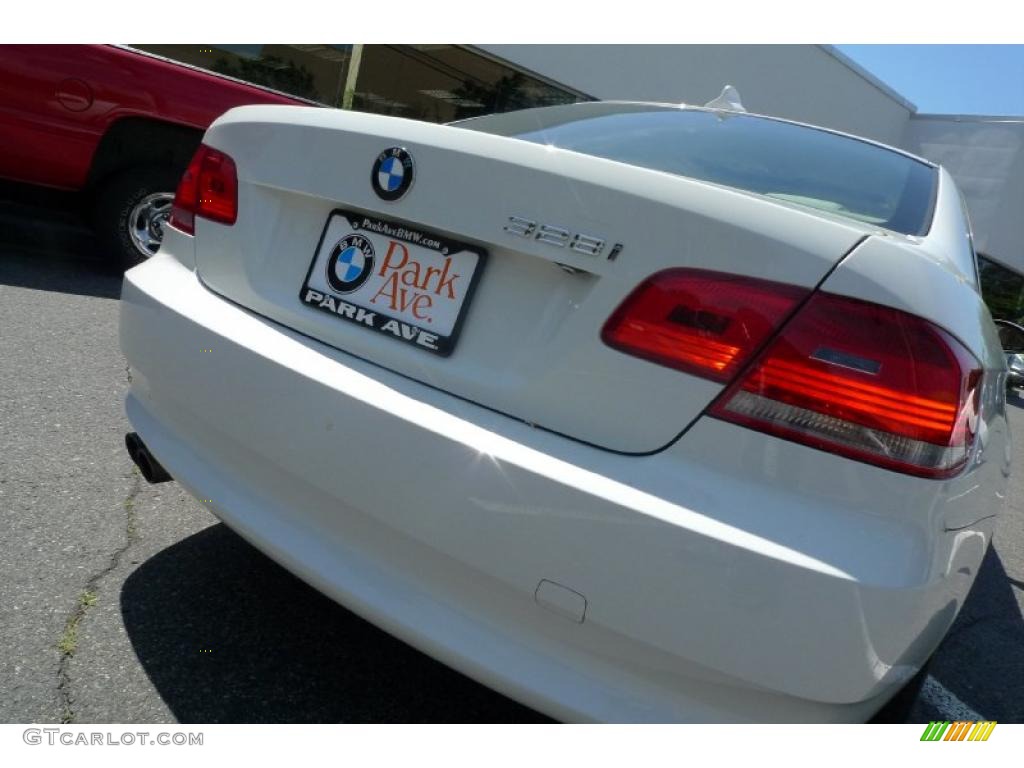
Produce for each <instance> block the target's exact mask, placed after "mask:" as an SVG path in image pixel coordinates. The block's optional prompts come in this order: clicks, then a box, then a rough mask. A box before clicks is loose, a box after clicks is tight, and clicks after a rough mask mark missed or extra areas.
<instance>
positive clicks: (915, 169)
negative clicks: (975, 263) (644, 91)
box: [455, 103, 937, 235]
mask: <svg viewBox="0 0 1024 768" xmlns="http://www.w3.org/2000/svg"><path fill="white" fill-rule="evenodd" d="M455 125H457V126H458V127H460V128H469V129H472V130H478V131H484V132H486V133H494V134H498V135H501V136H511V137H514V138H518V139H522V140H524V141H531V142H535V143H537V144H545V145H551V146H555V147H559V148H561V149H568V150H572V151H574V152H581V153H583V154H588V155H594V156H597V157H603V158H607V159H609V160H617V161H619V162H623V163H629V164H631V165H637V166H641V167H644V168H652V169H654V170H658V171H665V172H667V173H673V174H677V175H680V176H687V177H690V178H693V179H700V180H701V181H709V182H712V183H715V184H721V185H723V186H727V187H733V188H736V189H742V190H745V191H748V192H755V193H757V194H760V195H764V196H765V197H769V198H774V199H776V200H781V201H785V202H789V203H796V204H798V205H802V206H806V207H809V208H814V209H816V210H821V211H827V212H829V213H833V214H837V215H840V216H845V217H847V218H850V219H855V220H857V221H863V222H868V223H870V224H875V225H878V226H880V227H885V228H887V229H891V230H894V231H896V232H902V233H904V234H908V235H923V234H926V233H927V231H928V228H929V226H930V223H931V215H932V207H933V201H934V197H935V187H936V180H937V174H936V171H935V168H933V167H932V166H930V165H928V164H926V163H923V162H921V161H919V160H915V159H914V158H912V157H909V156H907V155H903V154H901V153H899V152H895V151H892V150H889V149H886V148H884V147H880V146H878V145H875V144H871V143H870V142H867V141H861V140H858V139H854V138H850V137H847V136H840V135H838V134H834V133H830V132H828V131H825V130H819V129H816V128H809V127H805V126H800V125H793V124H792V123H786V122H782V121H779V120H773V119H770V118H764V117H755V116H753V115H745V114H735V113H729V112H713V111H707V110H699V109H681V108H678V107H671V106H652V105H647V104H642V105H641V104H602V103H591V104H576V105H572V106H559V107H548V108H542V109H529V110H523V111H520V112H511V113H507V114H504V115H491V116H488V117H483V118H478V119H475V120H467V121H464V122H461V123H456V124H455Z"/></svg>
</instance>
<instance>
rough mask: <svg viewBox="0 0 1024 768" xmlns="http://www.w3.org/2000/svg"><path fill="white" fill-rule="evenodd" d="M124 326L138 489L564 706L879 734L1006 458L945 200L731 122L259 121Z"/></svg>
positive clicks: (238, 137)
mask: <svg viewBox="0 0 1024 768" xmlns="http://www.w3.org/2000/svg"><path fill="white" fill-rule="evenodd" d="M121 308H122V309H121V344H122V348H123V350H124V353H125V355H126V357H127V359H128V361H129V363H130V365H131V370H132V380H131V389H130V392H129V393H128V396H127V402H126V408H127V413H128V417H129V419H130V421H131V423H132V425H133V428H134V430H136V431H135V432H133V433H131V434H129V435H128V437H127V443H128V447H129V450H130V452H131V454H132V457H133V458H134V459H135V461H136V463H137V464H138V465H139V467H140V469H141V470H142V472H143V474H145V475H146V477H147V478H148V479H151V480H163V479H168V478H169V477H173V478H174V479H176V480H177V481H178V482H180V483H182V485H184V486H185V487H186V488H188V489H189V490H190V491H191V492H192V493H194V494H195V495H196V496H197V497H199V498H202V499H204V500H211V501H210V503H209V505H208V506H209V507H210V508H211V509H212V511H213V512H214V513H215V514H216V515H217V516H218V517H220V518H221V519H222V520H223V521H224V522H225V523H227V524H228V525H229V526H230V527H231V528H233V529H234V530H236V531H237V532H238V533H240V534H241V535H242V536H243V537H245V538H246V539H248V540H249V541H250V542H252V543H253V544H254V545H255V546H257V547H258V548H260V549H261V550H262V551H264V552H265V553H266V554H268V555H269V556H270V557H272V558H273V559H275V560H277V561H278V562H279V563H281V564H282V565H284V566H285V567H287V568H288V569H290V570H291V571H293V572H294V573H296V574H297V575H298V576H300V577H301V578H303V579H305V580H306V581H307V582H309V583H310V584H312V585H313V586H315V587H316V588H317V589H319V590H321V591H323V592H324V593H326V594H327V595H329V596H330V597H332V598H334V599H335V600H337V601H338V602H340V603H343V604H344V605H345V606H347V607H349V608H351V609H352V610H354V611H356V612H357V613H359V614H361V615H363V616H364V617H366V618H367V619H369V620H370V621H372V622H374V623H376V624H377V625H379V626H380V627H382V628H384V629H385V630H387V631H388V632H391V633H393V634H394V635H396V636H398V637H400V638H402V639H403V640H405V641H407V642H409V643H411V644H412V645H414V646H416V647H418V648H420V649H422V650H423V651H424V652H426V653H428V654H430V655H431V656H434V657H436V658H438V659H440V660H442V661H443V662H445V663H447V664H449V665H451V666H452V667H455V668H456V669H459V670H461V671H462V672H464V673H466V674H467V675H470V676H471V677H473V678H475V679H477V680H479V681H480V682H482V683H485V684H486V685H488V686H491V687H493V688H495V689H497V690H499V691H501V692H503V693H505V694H507V695H509V696H511V697H513V698H515V699H517V700H519V701H521V702H524V703H525V704H527V705H529V706H532V707H535V708H536V709H538V710H540V711H542V712H544V713H547V714H548V715H551V716H553V717H555V718H558V719H562V720H574V721H593V720H598V721H677V720H678V721H712V722H714V721H762V722H767V721H816V722H832V721H864V720H867V719H869V718H871V717H872V716H873V715H874V714H875V713H876V712H877V711H878V710H879V709H880V708H881V707H882V706H883V705H884V704H886V702H887V701H888V700H889V699H890V698H892V697H893V696H894V695H895V694H896V693H897V692H898V691H900V690H901V689H902V690H906V689H907V688H908V686H909V687H910V688H911V689H912V688H913V686H914V685H915V684H916V683H915V681H920V679H921V678H922V674H921V670H922V669H923V668H924V666H925V664H926V663H927V660H928V659H929V657H930V656H931V654H932V653H933V652H934V650H935V648H936V646H937V645H938V644H939V642H940V640H941V639H942V637H943V635H944V634H945V633H946V631H947V630H948V629H949V626H950V624H951V623H952V621H953V619H954V618H955V616H956V614H957V611H958V610H959V608H960V607H961V605H962V603H963V601H964V598H965V597H966V595H967V593H968V590H969V589H970V587H971V584H972V582H973V580H974V578H975V575H976V574H977V572H978V567H979V565H980V563H981V561H982V557H983V555H984V553H985V551H986V548H987V547H988V545H989V542H990V540H991V536H992V531H993V526H994V518H995V515H996V514H997V512H998V510H999V507H1000V499H1001V496H1002V493H1003V490H1004V488H1005V485H1006V481H1007V473H1008V471H1009V435H1008V430H1007V422H1006V417H1005V413H1004V398H1005V386H1004V377H1005V375H1006V374H1005V364H1004V358H1003V354H1002V352H1001V349H1000V344H999V337H998V335H997V332H996V328H995V326H994V325H993V322H992V319H991V317H990V314H989V312H988V310H987V309H986V307H985V304H984V303H983V302H982V299H981V296H980V295H979V289H978V278H977V272H976V267H975V256H974V253H973V249H972V245H971V239H970V229H969V224H968V221H967V218H966V215H965V211H964V207H963V204H962V201H961V197H960V194H959V192H958V191H957V188H956V186H955V185H954V183H953V180H952V179H951V177H950V175H949V174H948V173H947V172H946V171H945V170H943V169H942V168H941V167H937V166H935V165H933V164H931V163H929V162H927V161H924V160H921V159H919V158H916V157H913V156H910V155H908V154H906V153H904V152H902V151H899V150H896V149H892V148H889V147H886V146H882V145H879V144H875V143H872V142H869V141H866V140H863V139H859V138H855V137H852V136H847V135H843V134H839V133H836V132H833V131H830V130H825V129H821V128H815V127H812V126H807V125H800V124H796V123H792V122H787V121H783V120H778V119H773V118H766V117H760V116H754V115H750V114H746V113H744V112H742V111H740V110H736V109H730V108H693V107H685V106H678V105H664V104H641V103H585V104H574V105H569V106H559V107H548V108H542V109H533V110H525V111H522V112H515V113H509V114H501V115H494V116H489V117H483V118H478V119H474V120H470V121H465V122H463V123H459V124H454V125H448V126H442V125H433V124H428V123H422V122H414V121H410V120H404V119H399V118H393V117H384V116H379V115H370V114H360V113H355V112H343V111H332V110H326V109H318V108H304V107H274V106H260V107H243V108H240V109H234V110H232V111H230V112H228V113H227V114H225V115H224V116H223V117H221V118H220V119H219V120H217V121H216V122H215V123H214V124H213V125H212V126H211V128H210V129H209V131H207V133H206V136H205V139H204V143H203V144H202V146H201V147H200V148H199V151H198V152H197V153H196V155H195V157H194V158H193V160H192V163H191V165H190V166H189V168H188V171H187V172H186V174H185V176H184V177H183V179H182V181H181V184H180V186H179V188H178V191H177V196H176V198H175V201H174V210H173V215H172V217H171V220H170V227H169V229H168V230H167V232H166V236H165V238H164V242H163V247H162V249H161V251H160V253H159V254H158V255H157V256H156V257H155V258H152V259H150V260H148V261H147V262H145V263H144V264H142V265H140V266H138V267H136V268H134V269H132V270H131V271H129V272H128V273H127V274H126V275H125V279H124V289H123V295H122V303H121Z"/></svg>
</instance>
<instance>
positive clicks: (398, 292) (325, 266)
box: [299, 210, 486, 356]
mask: <svg viewBox="0 0 1024 768" xmlns="http://www.w3.org/2000/svg"><path fill="white" fill-rule="evenodd" d="M485 257H486V252H485V251H484V250H483V249H481V248H477V247H475V246H472V245H469V244H467V243H461V242H457V241H454V240H449V239H447V238H444V237H441V236H440V235H436V234H433V233H430V232H425V231H423V230H420V229H414V228H412V227H408V226H406V225H404V224H400V223H395V222H391V221H386V220H384V219H378V218H374V217H371V216H364V215H362V214H359V213H354V212H351V211H343V210H336V211H333V212H332V213H331V215H330V217H329V218H328V220H327V225H326V226H325V227H324V232H323V234H322V235H321V237H320V242H319V244H318V245H317V250H316V254H315V255H314V257H313V262H312V264H310V267H309V271H308V272H307V273H306V279H305V281H304V282H303V284H302V290H301V292H300V293H299V299H300V300H301V301H302V302H303V303H304V304H307V305H309V306H311V307H315V308H316V309H319V310H321V311H323V312H328V313H330V314H332V315H334V316H335V317H339V318H341V319H342V320H347V321H348V322H351V323H355V324H357V325H363V326H366V327H367V328H370V329H372V330H375V331H378V332H380V333H385V334H388V335H390V336H394V337H395V338H396V339H399V340H400V341H404V342H406V343H408V344H412V345H414V346H417V347H419V348H421V349H425V350H427V351H429V352H433V353H435V354H439V355H442V356H447V355H450V354H451V352H452V350H453V349H454V347H455V340H456V338H457V337H458V333H459V330H460V328H461V326H462V320H463V318H464V316H465V313H466V310H467V308H468V306H469V301H470V297H471V295H472V292H473V288H474V287H475V285H476V281H477V279H478V277H479V275H480V272H481V265H482V263H483V261H484V259H485Z"/></svg>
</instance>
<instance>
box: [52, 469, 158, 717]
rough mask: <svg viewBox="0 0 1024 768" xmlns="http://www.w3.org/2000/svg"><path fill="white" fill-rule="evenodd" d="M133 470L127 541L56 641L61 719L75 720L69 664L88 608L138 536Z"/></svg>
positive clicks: (137, 479) (137, 478) (138, 481)
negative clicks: (104, 579) (58, 661)
mask: <svg viewBox="0 0 1024 768" xmlns="http://www.w3.org/2000/svg"><path fill="white" fill-rule="evenodd" d="M132 474H133V475H134V478H133V481H132V487H131V489H130V490H129V491H128V495H127V496H125V498H124V501H123V502H122V506H123V508H124V516H125V537H124V544H122V545H121V546H120V547H118V548H117V549H116V550H114V552H113V553H112V554H111V555H110V558H109V560H108V561H107V564H106V565H105V566H104V567H103V568H101V569H100V570H98V571H97V572H96V573H94V574H93V575H92V576H90V577H89V578H88V579H87V580H86V582H85V586H84V587H83V589H82V592H81V593H80V595H79V597H78V602H77V603H76V605H75V609H74V610H73V611H72V612H71V615H70V616H68V619H67V621H66V622H65V623H64V632H63V633H62V634H61V637H60V639H59V640H58V641H57V649H58V650H59V651H60V663H59V664H58V665H57V695H58V696H59V698H60V709H61V715H60V721H61V722H62V723H65V724H67V723H73V722H74V721H75V711H74V708H73V704H74V699H73V697H72V696H71V675H70V672H69V667H70V664H71V659H72V658H74V655H75V650H76V648H77V643H78V630H79V627H80V626H81V623H82V621H83V620H84V619H85V617H86V614H87V613H88V612H89V609H90V608H92V607H93V606H94V605H95V604H96V598H97V595H98V594H99V583H100V581H101V580H102V579H103V577H104V576H106V575H107V574H109V573H111V572H112V571H114V570H115V569H116V568H117V567H118V566H119V565H120V564H121V558H122V557H123V556H124V553H125V552H127V551H128V549H129V547H131V545H132V544H134V543H135V540H136V538H137V537H138V532H137V529H136V516H135V498H136V497H137V496H138V495H139V491H140V490H141V489H142V477H141V475H140V474H139V471H138V470H137V469H135V468H134V467H133V468H132Z"/></svg>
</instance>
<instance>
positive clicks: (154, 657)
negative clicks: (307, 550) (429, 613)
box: [121, 524, 545, 723]
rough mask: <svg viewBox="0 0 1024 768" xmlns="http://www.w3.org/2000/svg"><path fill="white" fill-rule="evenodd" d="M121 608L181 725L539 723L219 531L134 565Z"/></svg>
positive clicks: (539, 718) (522, 709)
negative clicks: (204, 723) (136, 566)
mask: <svg viewBox="0 0 1024 768" xmlns="http://www.w3.org/2000/svg"><path fill="white" fill-rule="evenodd" d="M121 612H122V616H123V619H124V625H125V629H126V630H127V633H128V636H129V638H130V640H131V643H132V645H133V647H134V649H135V653H136V654H137V656H138V658H139V660H140V662H141V663H142V665H143V668H144V669H145V671H146V673H147V674H148V675H149V678H150V679H151V680H152V682H153V684H154V685H155V687H156V689H157V691H158V693H159V694H160V696H161V697H162V698H163V699H164V701H165V702H166V703H167V705H168V707H169V708H170V709H171V711H172V712H173V713H174V716H175V717H176V718H177V719H178V720H179V721H180V722H183V723H203V722H207V723H261V722H275V723H276V722H281V723H284V722H288V723H295V722H315V723H333V722H499V723H504V722H542V721H545V718H544V717H543V716H542V715H540V714H538V713H536V712H533V711H532V710H530V709H527V708H526V707H523V706H521V705H519V704H517V703H515V702H513V701H511V700H510V699H507V698H505V697H504V696H501V695H500V694H498V693H495V692H494V691H491V690H490V689H488V688H486V687H484V686H482V685H480V684H478V683H476V682H474V681H473V680H470V679H469V678H467V677H465V676H463V675H461V674H459V673H458V672H455V671H453V670H451V669H449V668H448V667H446V666H444V665H443V664H441V663H439V662H437V661H434V660H433V659H431V658H429V657H428V656H426V655H424V654H422V653H420V652H419V651H417V650H415V649H414V648H412V647H410V646H408V645H406V644H405V643H403V642H401V641H400V640H397V639H395V638H393V637H391V636H390V635H388V634H387V633H385V632H383V631H381V630H379V629H377V628H376V627H374V626H373V625H371V624H369V623H368V622H366V621H364V620H363V619H361V618H359V617H358V616H356V615H355V614H353V613H351V612H350V611H348V610H346V609H344V608H342V607H341V606H340V605H338V604H337V603H335V602H333V601H332V600H329V599H328V598H326V597H324V596H323V595H321V594H320V593H319V592H317V591H316V590H314V589H312V588H311V587H309V586H308V585H306V584H305V583H304V582H302V581H301V580H299V579H297V578H296V577H294V576H292V575H291V574H290V573H288V572H287V571H286V570H284V569H283V568H281V567H280V566H278V565H277V564H275V563H274V562H272V561H271V560H270V559H269V558H267V557H265V556H264V555H262V554H261V553H260V552H258V551H257V550H256V549H254V548H253V547H252V546H251V545H249V544H248V543H247V542H246V541H244V540H243V539H242V538H241V537H239V536H238V535H236V534H235V533H234V532H233V531H231V530H230V529H229V528H227V527H226V526H224V525H223V524H218V525H214V526H212V527H210V528H207V529H205V530H203V531H200V532H199V533H197V534H194V535H193V536H191V537H189V538H187V539H185V540H183V541H181V542H179V543H177V544H175V545H174V546H171V547H169V548H167V549H165V550H163V551H162V552H160V553H159V554H157V555H155V556H154V557H152V558H150V559H149V560H147V561H146V562H144V563H143V564H142V565H140V566H139V568H138V569H137V570H136V571H134V572H133V573H132V574H131V576H129V578H128V579H127V580H126V581H125V584H124V587H123V589H122V592H121Z"/></svg>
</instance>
